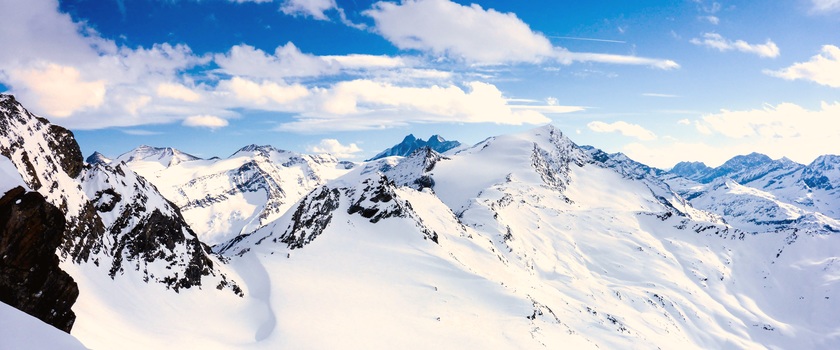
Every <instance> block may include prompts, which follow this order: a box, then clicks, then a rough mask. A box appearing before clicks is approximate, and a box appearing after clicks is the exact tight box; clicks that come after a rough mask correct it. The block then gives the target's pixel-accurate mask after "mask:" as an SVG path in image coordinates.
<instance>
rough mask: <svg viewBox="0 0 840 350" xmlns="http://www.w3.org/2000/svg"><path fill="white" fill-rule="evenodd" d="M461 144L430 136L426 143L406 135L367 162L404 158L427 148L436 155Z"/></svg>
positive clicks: (438, 136) (437, 136)
mask: <svg viewBox="0 0 840 350" xmlns="http://www.w3.org/2000/svg"><path fill="white" fill-rule="evenodd" d="M460 145H461V143H460V142H458V141H447V140H446V139H444V138H443V137H441V136H440V135H432V136H431V137H429V140H428V141H424V140H422V139H418V138H416V137H414V134H408V136H406V137H405V138H403V140H402V142H400V143H398V144H396V145H394V146H392V147H390V148H388V149H386V150H384V151H382V152H380V153H379V154H377V155H376V156H374V157H373V158H371V159H368V161H371V160H377V159H381V158H385V157H391V156H401V157H406V156H409V155H411V153H413V152H414V151H416V150H417V149H419V148H422V147H429V148H431V149H433V150H435V151H436V152H438V153H444V152H446V151H449V150H451V149H453V148H456V147H458V146H460Z"/></svg>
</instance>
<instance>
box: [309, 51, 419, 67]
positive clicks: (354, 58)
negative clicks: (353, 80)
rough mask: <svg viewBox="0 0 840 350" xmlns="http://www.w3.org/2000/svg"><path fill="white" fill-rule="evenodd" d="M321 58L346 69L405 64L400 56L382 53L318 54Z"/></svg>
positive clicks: (400, 65)
mask: <svg viewBox="0 0 840 350" xmlns="http://www.w3.org/2000/svg"><path fill="white" fill-rule="evenodd" d="M320 57H321V59H322V60H324V61H327V62H330V61H334V62H336V63H337V64H338V65H339V66H341V67H343V68H346V69H369V68H397V67H402V66H404V65H405V60H404V59H402V58H400V57H391V56H383V55H362V54H350V55H344V56H320Z"/></svg>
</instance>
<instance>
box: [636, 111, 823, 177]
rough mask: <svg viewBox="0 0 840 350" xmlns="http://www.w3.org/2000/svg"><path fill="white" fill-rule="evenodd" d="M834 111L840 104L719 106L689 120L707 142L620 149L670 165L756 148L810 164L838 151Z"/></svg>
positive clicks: (712, 162)
mask: <svg viewBox="0 0 840 350" xmlns="http://www.w3.org/2000/svg"><path fill="white" fill-rule="evenodd" d="M838 115H840V102H834V103H822V104H821V106H820V108H818V109H815V110H811V109H807V108H805V107H802V106H799V105H796V104H793V103H781V104H778V105H776V106H769V105H768V106H764V107H763V108H760V109H752V110H743V111H731V110H721V111H720V112H719V113H715V114H709V115H705V116H703V117H702V118H700V119H699V120H695V121H694V123H695V127H696V128H697V130H698V133H699V134H700V135H702V139H703V140H707V141H704V142H684V141H680V142H671V143H662V144H655V145H649V144H646V145H639V144H635V145H628V146H626V147H625V150H627V154H628V155H630V156H631V157H633V158H634V159H637V160H639V161H642V162H649V164H653V165H657V166H670V165H673V164H674V163H676V162H677V161H679V160H702V161H704V162H706V163H707V164H709V165H716V164H720V163H722V162H723V161H725V160H726V159H729V158H731V157H732V156H735V155H738V154H747V153H750V152H755V151H758V152H761V153H765V154H767V155H769V156H771V157H773V158H780V157H788V158H791V159H793V160H795V161H798V162H801V163H809V162H811V161H812V160H813V159H814V158H816V157H817V156H819V155H822V154H837V153H840V144H838V143H837V140H838V139H840V118H837V116H838ZM680 123H681V124H682V121H681V122H680ZM675 155H676V156H675ZM668 162H670V164H667V163H668ZM663 163H664V164H663Z"/></svg>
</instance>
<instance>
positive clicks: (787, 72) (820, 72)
mask: <svg viewBox="0 0 840 350" xmlns="http://www.w3.org/2000/svg"><path fill="white" fill-rule="evenodd" d="M838 1H840V0H838ZM764 73H765V74H768V75H771V76H774V77H779V78H782V79H786V80H796V79H804V80H810V81H813V82H815V83H817V84H820V85H825V86H831V87H835V88H836V87H840V47H837V46H834V45H825V46H823V47H822V51H821V52H820V54H819V55H816V56H813V57H811V59H810V60H809V61H807V62H799V63H794V64H793V65H792V66H790V67H787V68H784V69H781V70H778V71H772V70H765V71H764Z"/></svg>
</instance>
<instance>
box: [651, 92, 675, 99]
mask: <svg viewBox="0 0 840 350" xmlns="http://www.w3.org/2000/svg"><path fill="white" fill-rule="evenodd" d="M642 96H646V97H664V98H674V97H679V96H677V95H672V94H662V93H656V92H645V93H643V94H642Z"/></svg>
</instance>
